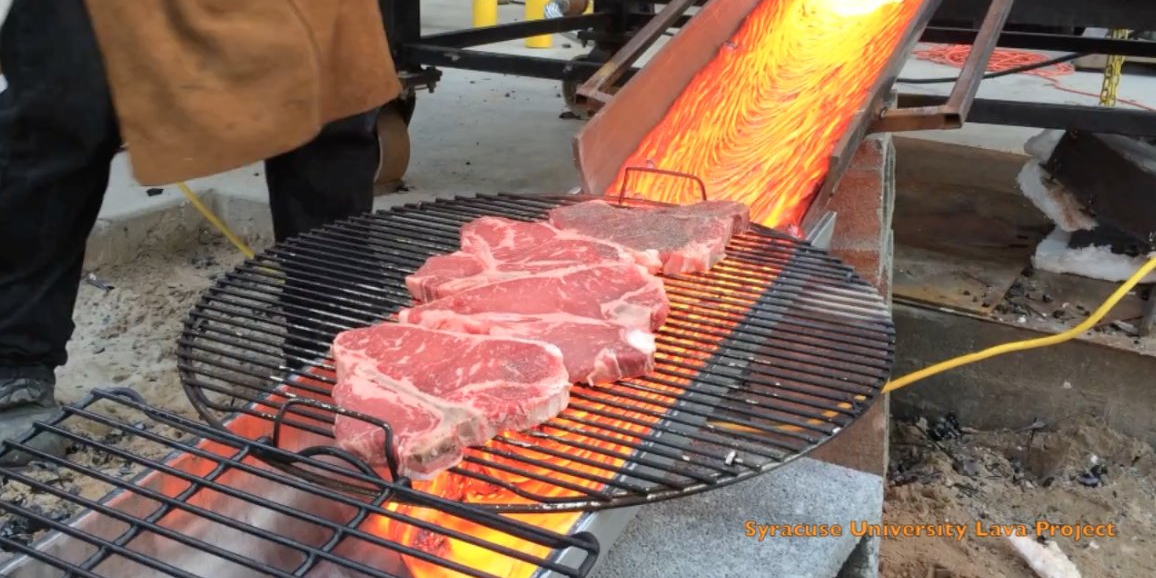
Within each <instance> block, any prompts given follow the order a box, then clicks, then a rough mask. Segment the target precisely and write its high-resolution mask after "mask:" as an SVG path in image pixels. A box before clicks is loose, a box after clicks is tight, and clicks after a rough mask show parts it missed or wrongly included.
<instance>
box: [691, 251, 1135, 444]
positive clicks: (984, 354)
mask: <svg viewBox="0 0 1156 578" xmlns="http://www.w3.org/2000/svg"><path fill="white" fill-rule="evenodd" d="M1154 270H1156V257H1154V258H1151V259H1149V260H1148V262H1147V263H1145V264H1144V265H1143V266H1141V267H1140V268H1139V269H1137V270H1136V272H1135V273H1133V274H1132V276H1131V277H1129V278H1128V280H1127V281H1124V283H1123V284H1122V285H1120V287H1119V288H1118V289H1116V291H1115V292H1114V293H1112V294H1111V295H1110V296H1109V297H1108V298H1107V299H1105V300H1104V302H1103V303H1102V304H1100V307H1099V308H1097V309H1096V311H1095V312H1093V313H1092V314H1091V315H1090V316H1088V318H1087V319H1085V320H1084V321H1083V322H1082V323H1080V324H1079V325H1077V326H1075V327H1073V328H1071V329H1069V330H1067V331H1064V332H1063V333H1057V334H1055V335H1049V336H1047V337H1039V338H1036V339H1026V340H1023V341H1013V342H1011V343H1004V344H1002V345H996V346H994V347H989V348H987V349H984V350H983V351H977V352H975V353H969V354H967V355H961V356H959V357H955V358H952V359H949V360H947V361H943V362H940V363H937V364H935V365H932V366H930V367H926V368H924V369H920V370H919V371H914V372H911V373H909V374H907V375H904V376H903V377H900V378H899V379H893V380H891V381H890V382H888V383H887V385H885V386H883V393H891V392H893V391H895V390H897V389H900V388H902V387H907V386H908V385H911V384H913V383H915V382H917V381H919V380H922V379H926V378H928V377H931V376H933V375H937V374H940V373H943V372H945V371H948V370H951V369H955V368H957V367H962V366H964V365H967V364H969V363H975V362H977V361H983V360H985V359H991V358H992V357H995V356H997V355H1003V354H1005V353H1013V352H1016V351H1026V350H1028V349H1036V348H1039V347H1047V346H1049V345H1057V344H1060V343H1063V342H1065V341H1071V340H1072V339H1075V338H1077V337H1079V336H1080V334H1081V333H1083V332H1085V331H1087V330H1089V329H1091V328H1092V327H1094V326H1095V325H1096V324H1097V323H1099V322H1100V320H1101V319H1103V318H1104V316H1105V315H1107V314H1108V312H1109V311H1111V310H1112V308H1113V307H1115V306H1116V305H1117V304H1119V303H1120V300H1121V299H1123V298H1124V296H1125V295H1127V294H1128V292H1129V291H1131V290H1132V289H1133V288H1135V287H1136V285H1139V284H1140V282H1141V281H1143V280H1144V278H1145V277H1147V276H1148V274H1149V273H1151V272H1152V271H1154ZM1152 298H1156V296H1154V297H1152ZM865 399H867V398H866V397H864V396H856V400H858V401H863V400H865ZM839 407H841V408H843V409H848V408H850V407H851V404H849V403H841V404H839ZM823 415H824V416H825V417H834V416H835V415H836V412H834V411H826V412H823ZM807 422H808V423H810V424H814V425H818V424H821V423H823V422H822V421H820V420H818V419H811V420H807ZM708 423H710V424H711V425H714V426H716V427H719V428H721V429H726V430H730V431H739V432H746V433H753V434H766V433H770V432H767V431H765V430H761V429H757V428H753V427H750V426H745V425H740V424H736V423H732V422H728V421H724V420H710V421H709V422H708ZM770 429H772V430H774V431H778V432H798V431H802V428H801V427H799V426H772V427H771V428H770Z"/></svg>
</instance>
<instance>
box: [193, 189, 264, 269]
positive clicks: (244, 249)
mask: <svg viewBox="0 0 1156 578" xmlns="http://www.w3.org/2000/svg"><path fill="white" fill-rule="evenodd" d="M177 187H178V188H180V189H181V193H184V195H185V198H186V199H188V200H189V202H190V203H192V204H193V208H195V209H196V210H197V212H199V213H201V216H203V217H205V220H207V221H208V222H209V223H211V224H212V225H213V226H214V227H216V228H217V230H218V231H220V232H221V234H222V235H224V236H225V238H226V239H228V240H229V242H230V243H232V244H233V246H235V247H237V249H238V250H240V251H241V254H243V255H245V258H246V259H252V258H253V256H254V255H255V253H253V250H252V249H250V248H249V246H248V245H246V244H245V242H244V241H242V240H241V238H240V237H238V236H237V235H236V234H234V233H233V231H232V230H230V229H229V226H228V225H226V224H225V223H224V221H222V220H221V219H219V218H217V215H215V214H213V211H211V210H209V208H208V207H206V206H205V204H204V203H202V202H201V199H200V197H198V196H197V195H196V194H195V193H193V190H192V189H190V188H189V185H187V184H185V183H183V182H181V183H177Z"/></svg>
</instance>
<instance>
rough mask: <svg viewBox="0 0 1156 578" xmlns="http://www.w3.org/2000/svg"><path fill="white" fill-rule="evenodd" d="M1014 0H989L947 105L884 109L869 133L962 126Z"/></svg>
mask: <svg viewBox="0 0 1156 578" xmlns="http://www.w3.org/2000/svg"><path fill="white" fill-rule="evenodd" d="M1014 3H1015V0H992V2H991V5H990V7H989V8H988V11H987V16H985V17H984V20H983V24H982V25H981V26H980V29H979V32H977V33H976V35H975V43H974V44H973V45H972V49H971V51H970V52H969V53H968V55H967V60H966V61H965V62H964V64H963V69H962V70H961V71H960V73H959V78H958V79H957V80H956V82H955V85H954V86H952V88H951V93H950V94H949V95H948V97H947V102H946V104H944V105H942V106H935V107H918V108H899V109H891V110H885V111H883V113H882V114H881V115H880V116H879V118H878V119H877V120H876V121H875V123H874V124H873V125H872V127H871V132H903V131H914V130H940V129H955V128H960V127H962V126H963V123H964V121H965V120H966V119H967V115H968V113H969V112H970V111H971V104H972V102H973V101H974V100H975V95H976V94H977V93H978V92H979V83H980V82H981V81H982V80H983V75H984V73H985V72H986V71H987V63H988V61H989V60H991V55H992V53H993V52H995V47H996V43H997V41H998V40H999V35H1000V33H1001V32H1002V31H1003V27H1004V24H1005V23H1006V22H1007V19H1008V15H1009V14H1011V9H1012V5H1013V4H1014Z"/></svg>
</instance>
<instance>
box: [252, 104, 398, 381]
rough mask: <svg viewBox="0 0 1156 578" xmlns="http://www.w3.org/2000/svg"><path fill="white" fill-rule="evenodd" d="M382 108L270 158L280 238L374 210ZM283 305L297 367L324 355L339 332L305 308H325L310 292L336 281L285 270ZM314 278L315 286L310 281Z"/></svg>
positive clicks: (290, 357) (268, 176)
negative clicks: (314, 320)
mask: <svg viewBox="0 0 1156 578" xmlns="http://www.w3.org/2000/svg"><path fill="white" fill-rule="evenodd" d="M376 120H377V110H372V111H369V112H367V113H364V114H359V115H355V116H352V117H348V118H344V119H341V120H338V121H335V122H333V123H330V124H329V125H327V126H326V127H325V128H324V129H323V130H322V131H321V134H319V135H318V136H317V138H315V139H313V140H312V141H311V142H309V143H307V144H305V145H304V146H302V147H300V148H298V149H296V150H293V151H290V152H288V153H285V154H283V155H280V156H277V157H274V158H272V159H269V160H268V161H266V162H265V180H266V182H267V183H268V186H269V205H270V209H271V210H272V214H273V234H274V237H275V238H276V240H277V242H282V241H285V240H286V239H289V238H292V237H295V236H297V235H299V234H301V233H304V232H307V231H309V230H311V229H315V228H317V227H321V226H323V225H326V224H329V223H332V222H334V221H339V220H342V219H345V218H348V217H352V216H355V215H360V214H364V213H368V212H370V211H372V210H373V180H374V177H375V176H376V174H377V167H378V164H379V163H380V160H381V155H380V148H379V145H378V140H377V131H376ZM286 273H287V274H288V277H289V278H288V280H287V282H286V284H285V287H284V294H283V297H282V301H281V304H282V309H283V310H284V311H285V315H286V317H287V322H288V323H289V325H290V330H289V334H288V335H287V338H286V341H285V345H284V353H285V357H286V362H287V364H288V365H289V366H290V367H291V368H294V369H298V368H300V367H301V365H302V362H303V361H312V360H313V359H315V358H317V357H322V356H324V355H325V352H326V350H327V349H328V346H327V345H324V344H325V343H327V342H328V341H329V340H331V339H332V337H333V333H334V330H333V329H332V328H326V327H325V326H323V325H319V324H317V323H311V322H309V321H308V320H307V319H306V317H307V316H310V315H313V313H306V312H305V311H304V308H308V309H310V310H311V311H312V312H324V311H325V310H326V309H327V308H326V307H325V305H324V300H323V299H318V297H317V296H316V294H314V295H312V296H310V295H309V294H308V293H306V291H318V290H320V289H321V287H319V286H318V285H317V284H316V280H317V279H319V278H320V279H322V280H324V281H325V283H326V284H325V290H333V289H339V287H338V285H337V280H335V279H325V278H324V275H319V274H318V272H317V271H307V270H301V271H294V270H292V269H289V270H287V271H286ZM310 278H312V279H313V280H314V281H315V282H314V284H309V283H308V279H310Z"/></svg>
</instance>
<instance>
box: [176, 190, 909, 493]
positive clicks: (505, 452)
mask: <svg viewBox="0 0 1156 578" xmlns="http://www.w3.org/2000/svg"><path fill="white" fill-rule="evenodd" d="M586 199H587V198H585V197H578V196H567V197H521V196H512V195H491V196H478V197H471V198H464V197H463V198H455V199H452V200H439V201H435V202H431V203H424V204H420V205H407V206H403V207H396V208H393V209H391V210H388V211H382V212H379V213H376V214H372V215H366V216H363V217H358V218H354V219H350V220H348V221H344V222H341V223H337V224H334V225H331V226H328V227H325V228H323V229H320V230H318V231H315V232H312V233H309V234H306V235H304V236H302V237H300V238H297V239H293V240H290V241H288V242H286V243H283V244H281V245H278V246H276V247H274V248H272V249H270V250H269V251H266V252H265V253H263V254H262V255H259V256H258V257H256V258H255V259H252V260H250V261H248V262H246V263H245V264H244V265H242V266H241V267H239V268H238V269H237V270H235V271H233V272H232V273H229V274H228V275H226V276H224V277H223V278H221V279H219V280H218V281H217V282H216V284H215V286H214V287H213V288H212V289H211V290H210V291H208V292H207V293H206V295H205V296H204V298H203V299H202V301H201V302H200V303H199V304H198V305H197V306H196V307H195V308H194V310H193V311H192V312H191V314H190V316H189V317H188V319H187V322H186V331H185V333H184V335H183V336H182V338H181V341H180V348H179V351H178V355H179V358H180V359H179V367H180V370H181V373H182V381H183V383H184V385H185V388H186V390H187V392H188V393H189V396H190V399H191V400H192V401H193V403H194V405H195V406H196V407H197V409H198V411H200V412H201V414H202V416H203V417H205V418H206V419H207V420H209V421H210V423H213V424H215V425H217V426H222V424H223V419H224V417H225V416H226V415H230V414H232V413H233V412H237V411H240V412H242V413H243V414H246V415H249V416H252V417H254V418H258V419H261V420H267V421H269V422H275V423H276V424H277V425H278V426H285V427H284V428H283V429H287V430H297V429H300V430H303V431H307V432H311V433H313V434H316V435H319V436H324V437H325V438H326V440H325V441H326V442H327V443H330V444H331V443H332V432H331V425H332V421H333V414H334V412H336V411H340V410H338V409H337V408H334V407H332V406H331V405H329V404H331V403H332V400H331V398H330V397H329V391H330V388H331V387H332V385H333V383H334V381H333V374H332V372H333V365H332V361H331V360H329V359H327V354H328V348H329V343H330V341H331V340H332V336H333V335H334V334H335V333H336V332H338V331H341V330H343V329H348V328H352V327H359V326H365V325H369V324H373V323H376V322H379V321H381V320H384V319H387V318H389V317H390V316H391V315H392V314H393V313H395V312H396V311H397V310H398V309H400V308H402V307H406V306H409V305H410V304H411V303H410V296H409V294H408V292H407V291H406V289H405V284H404V279H405V276H406V275H408V274H410V273H412V272H413V271H414V270H416V269H417V268H418V267H420V266H421V265H422V263H424V262H425V260H426V259H428V258H429V257H430V256H432V255H435V254H441V253H448V252H452V251H455V250H457V249H458V242H459V239H458V232H459V229H460V227H461V225H462V224H464V223H466V222H468V221H470V220H473V219H475V218H478V217H481V216H486V215H490V216H503V217H508V218H517V219H524V220H535V219H541V218H543V217H544V215H545V212H546V211H547V210H549V209H550V208H553V207H555V206H558V205H561V204H565V203H573V202H578V201H582V200H586ZM632 202H633V201H632ZM664 281H665V283H666V288H667V291H668V294H669V296H670V298H671V302H672V312H671V314H670V318H669V320H668V321H667V323H666V325H665V326H664V327H663V328H662V329H661V330H660V331H659V332H658V344H659V354H658V363H657V369H656V371H655V372H654V373H653V374H651V375H649V376H647V377H645V378H639V379H626V380H622V381H619V382H617V383H615V384H612V385H608V386H598V387H587V386H576V387H575V388H574V389H573V391H572V393H571V403H570V405H569V407H568V408H567V409H566V410H565V411H563V413H562V414H561V415H560V416H558V417H557V418H554V419H552V420H550V421H549V422H547V423H546V424H544V425H543V426H541V427H539V428H536V429H535V430H533V431H530V432H523V433H506V434H503V435H500V436H499V437H498V438H496V439H495V440H493V441H492V442H491V443H489V444H487V445H486V446H484V447H480V448H472V449H471V450H469V451H468V452H467V457H466V460H465V461H464V462H463V463H462V464H461V465H459V466H458V467H455V468H453V469H452V470H450V472H449V473H447V474H443V476H441V477H439V479H438V480H437V481H438V482H443V483H442V484H441V485H442V489H441V490H440V491H439V492H438V495H443V496H450V495H452V496H453V498H454V499H459V500H463V501H467V502H470V503H474V504H480V505H483V506H487V507H491V508H493V509H496V510H499V511H506V512H534V511H544V510H578V509H583V510H593V509H601V508H609V507H621V506H626V505H632V504H639V503H646V502H651V501H654V500H659V499H666V498H671V497H675V496H680V495H686V494H689V493H693V492H698V491H703V490H707V489H710V488H712V487H718V486H722V485H725V484H729V483H733V482H736V481H739V480H742V479H745V478H749V477H750V476H753V475H756V474H758V473H761V472H765V471H768V470H770V469H772V468H774V467H776V466H778V465H781V464H783V463H785V462H787V461H789V460H791V459H793V458H795V457H798V456H800V455H802V454H804V453H806V452H807V451H809V450H810V449H813V448H814V447H816V446H818V445H819V444H821V443H823V442H824V441H826V440H828V439H830V438H831V437H832V436H833V435H835V434H836V433H838V432H839V431H840V430H841V429H842V428H844V427H846V426H847V425H848V424H850V423H851V422H852V421H853V420H854V419H855V418H857V417H858V416H859V415H861V414H862V413H863V412H864V411H865V410H866V409H867V408H868V407H869V405H870V403H871V402H872V400H873V399H874V398H875V397H876V396H877V394H878V393H879V390H880V388H881V387H882V386H883V384H884V383H885V382H886V380H887V378H888V376H889V374H890V369H891V364H892V359H893V355H894V327H893V325H892V323H891V320H890V314H889V312H888V308H887V305H886V302H885V301H884V300H883V299H882V298H881V297H880V296H879V294H878V293H877V292H876V291H875V290H874V289H873V288H872V287H871V286H870V285H869V284H867V283H866V282H865V281H863V280H862V279H861V278H860V277H858V276H857V275H856V274H855V273H854V272H853V271H852V270H851V269H850V268H849V267H847V266H846V265H844V264H842V263H840V262H839V261H838V260H837V259H835V258H833V257H831V256H829V255H827V254H825V253H824V252H823V251H821V250H819V249H816V248H814V247H811V246H809V245H808V244H806V243H804V242H801V241H799V240H797V239H794V238H792V237H788V236H786V235H783V234H780V233H777V232H774V231H772V230H770V229H765V228H761V227H759V228H757V230H756V231H753V232H751V233H748V234H745V235H742V236H741V237H739V238H736V239H735V240H734V241H733V242H732V243H731V245H730V246H729V248H728V258H727V259H726V260H724V261H723V262H722V263H721V264H719V265H718V266H717V267H716V268H715V269H714V270H712V271H711V272H709V273H707V274H696V275H684V276H677V277H668V278H665V279H664ZM286 338H288V340H286ZM287 357H288V358H290V359H291V360H295V361H299V362H303V363H305V364H306V365H307V366H308V367H307V369H305V370H302V371H300V372H290V371H288V370H287V367H286V358H287ZM303 375H304V377H303ZM289 400H293V401H292V402H289ZM287 402H289V404H288V405H286V404H287ZM380 425H382V426H383V427H387V425H388V424H380ZM298 473H303V472H298ZM311 479H317V480H318V481H320V482H322V483H325V479H324V478H323V477H321V478H314V477H311ZM447 480H453V481H447ZM333 484H334V485H340V484H338V483H337V482H333ZM447 485H454V486H457V487H458V490H459V491H458V493H457V494H455V493H454V492H452V491H447V490H446V486H447ZM353 486H356V484H353ZM341 487H343V488H345V489H355V490H359V491H363V492H364V493H367V494H368V493H371V492H372V491H373V490H372V488H356V487H353V488H351V487H350V486H349V485H341ZM479 488H480V489H479Z"/></svg>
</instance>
